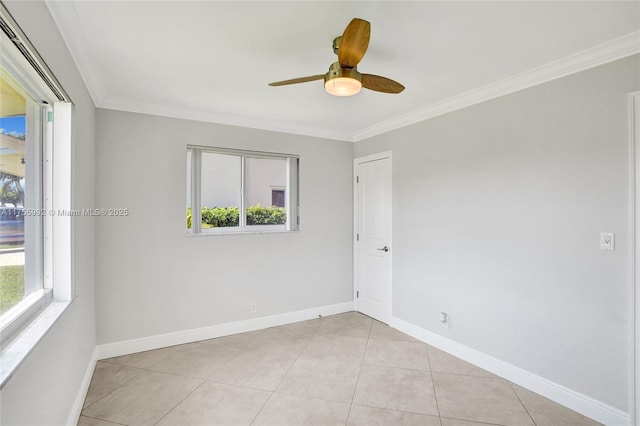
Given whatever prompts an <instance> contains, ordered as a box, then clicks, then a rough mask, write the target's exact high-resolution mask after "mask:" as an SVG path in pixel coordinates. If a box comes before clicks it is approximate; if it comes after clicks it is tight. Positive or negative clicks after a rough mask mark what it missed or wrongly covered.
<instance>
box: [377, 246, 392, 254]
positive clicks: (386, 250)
mask: <svg viewBox="0 0 640 426" xmlns="http://www.w3.org/2000/svg"><path fill="white" fill-rule="evenodd" d="M376 250H380V251H384V252H385V253H386V252H388V251H389V247H387V246H384V247H382V248H379V249H376Z"/></svg>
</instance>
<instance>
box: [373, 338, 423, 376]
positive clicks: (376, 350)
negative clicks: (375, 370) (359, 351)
mask: <svg viewBox="0 0 640 426" xmlns="http://www.w3.org/2000/svg"><path fill="white" fill-rule="evenodd" d="M364 363H365V364H369V365H383V366H386V367H398V368H410V369H414V370H423V371H429V357H428V356H427V345H425V344H424V343H420V342H404V341H393V340H377V339H369V343H368V344H367V351H366V352H365V354H364Z"/></svg>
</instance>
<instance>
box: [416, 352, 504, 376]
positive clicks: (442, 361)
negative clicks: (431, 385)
mask: <svg viewBox="0 0 640 426" xmlns="http://www.w3.org/2000/svg"><path fill="white" fill-rule="evenodd" d="M427 352H428V353H429V363H430V364H431V371H434V372H435V371H437V372H439V373H449V374H463V375H466V376H482V377H493V378H497V377H498V376H496V375H495V374H493V373H490V372H488V371H487V370H483V369H482V368H480V367H476V366H475V365H473V364H470V363H468V362H466V361H463V360H461V359H460V358H457V357H455V356H453V355H450V354H448V353H446V352H444V351H441V350H440V349H438V348H434V347H433V346H429V345H427Z"/></svg>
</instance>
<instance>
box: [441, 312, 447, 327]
mask: <svg viewBox="0 0 640 426" xmlns="http://www.w3.org/2000/svg"><path fill="white" fill-rule="evenodd" d="M440 324H441V325H442V326H443V327H444V328H449V314H447V313H446V312H440Z"/></svg>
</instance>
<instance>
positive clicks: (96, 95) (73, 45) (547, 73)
mask: <svg viewBox="0 0 640 426" xmlns="http://www.w3.org/2000/svg"><path fill="white" fill-rule="evenodd" d="M45 4H46V5H47V8H48V9H49V12H50V13H51V16H52V18H53V20H54V21H55V23H56V25H57V26H58V29H59V30H60V34H61V36H62V38H63V40H64V42H65V43H66V45H67V47H68V49H69V52H70V54H71V56H72V58H73V61H74V62H75V65H76V67H77V68H78V71H79V72H80V75H81V76H82V79H83V81H84V83H85V85H86V86H87V89H88V91H89V93H90V95H91V98H92V99H93V102H94V104H95V105H96V107H98V108H105V109H116V110H122V111H129V112H137V113H143V114H155V115H159V116H163V117H172V118H181V119H189V120H195V121H205V122H212V123H218V124H224V125H231V126H240V127H248V128H253V129H260V130H268V131H274V132H281V133H291V134H297V135H304V136H311V137H317V138H323V139H333V140H339V141H348V142H360V141H364V140H366V139H369V138H372V137H374V136H377V135H380V134H383V133H387V132H390V131H393V130H396V129H399V128H402V127H406V126H409V125H411V124H415V123H418V122H420V121H424V120H427V119H430V118H433V117H437V116H439V115H443V114H447V113H449V112H452V111H456V110H459V109H462V108H466V107H469V106H472V105H475V104H478V103H481V102H485V101H488V100H491V99H495V98H497V97H500V96H504V95H507V94H509V93H514V92H517V91H520V90H523V89H526V88H529V87H533V86H536V85H539V84H542V83H546V82H548V81H551V80H555V79H558V78H561V77H565V76H567V75H570V74H574V73H577V72H580V71H584V70H587V69H589V68H593V67H596V66H598V65H603V64H606V63H608V62H612V61H615V60H618V59H622V58H625V57H627V56H631V55H634V54H637V53H639V52H640V30H639V31H634V32H632V33H629V34H627V35H624V36H622V37H618V38H616V39H613V40H610V41H608V42H605V43H602V44H599V45H597V46H594V47H592V48H590V49H587V50H584V51H582V52H578V53H576V54H573V55H570V56H567V57H565V58H562V59H559V60H556V61H553V62H550V63H547V64H545V65H542V66H539V67H536V68H533V69H531V70H529V71H525V72H523V73H520V74H516V75H513V76H511V77H507V78H505V79H502V80H499V81H496V82H493V83H490V84H487V85H485V86H482V87H478V88H476V89H473V90H470V91H467V92H464V93H461V94H459V95H455V96H452V97H450V98H447V99H443V100H440V101H437V102H435V103H432V104H430V105H427V106H425V107H422V108H419V109H417V110H414V111H410V112H408V113H406V114H402V115H399V116H396V117H393V118H390V119H388V120H384V121H381V122H379V123H376V124H373V125H371V126H368V127H364V128H362V129H359V130H355V131H353V132H341V131H337V130H331V129H328V128H326V127H316V126H296V125H292V124H291V123H286V124H285V123H278V122H274V121H273V120H268V119H265V120H262V119H258V118H255V117H246V116H240V115H233V114H228V113H223V112H203V111H201V110H190V109H188V108H175V107H172V106H167V105H156V104H147V103H143V102H130V101H125V100H122V99H108V96H107V94H106V90H105V86H104V84H103V82H102V80H101V78H100V74H99V72H98V68H97V67H96V66H95V63H94V62H93V60H92V55H91V52H90V50H89V49H88V47H87V45H86V44H85V43H84V40H85V39H86V37H85V34H84V31H83V30H82V27H81V25H79V24H78V23H79V22H80V20H79V18H78V15H77V13H76V10H75V7H74V4H73V2H66V1H56V0H45Z"/></svg>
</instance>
